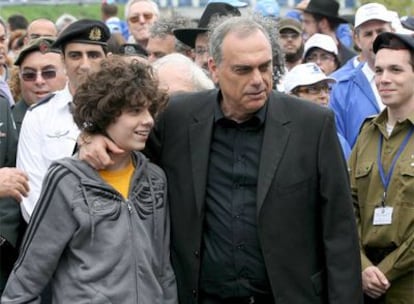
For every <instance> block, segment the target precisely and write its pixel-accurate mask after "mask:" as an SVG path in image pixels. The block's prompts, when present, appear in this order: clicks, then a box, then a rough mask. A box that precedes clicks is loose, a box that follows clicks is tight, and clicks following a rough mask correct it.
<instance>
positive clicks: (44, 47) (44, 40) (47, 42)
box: [14, 37, 61, 66]
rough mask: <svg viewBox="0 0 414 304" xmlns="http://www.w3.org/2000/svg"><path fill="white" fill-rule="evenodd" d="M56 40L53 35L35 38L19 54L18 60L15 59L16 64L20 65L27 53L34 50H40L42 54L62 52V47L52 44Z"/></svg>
mask: <svg viewBox="0 0 414 304" xmlns="http://www.w3.org/2000/svg"><path fill="white" fill-rule="evenodd" d="M54 42H55V39H54V38H51V37H39V38H37V39H33V40H31V41H30V42H29V44H27V45H26V46H25V47H24V48H23V49H22V50H21V51H20V52H19V55H18V56H17V58H16V60H15V61H14V65H17V66H20V65H21V64H22V62H23V61H24V59H25V58H26V56H27V55H29V54H31V53H34V52H40V53H42V54H45V53H50V52H54V53H59V54H60V53H61V51H60V49H58V48H53V47H52V45H53V43H54Z"/></svg>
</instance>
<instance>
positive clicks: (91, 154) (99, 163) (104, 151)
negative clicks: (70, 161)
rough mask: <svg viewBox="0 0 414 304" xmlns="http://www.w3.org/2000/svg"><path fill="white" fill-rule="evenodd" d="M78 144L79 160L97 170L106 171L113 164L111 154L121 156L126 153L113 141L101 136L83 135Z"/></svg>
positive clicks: (80, 136)
mask: <svg viewBox="0 0 414 304" xmlns="http://www.w3.org/2000/svg"><path fill="white" fill-rule="evenodd" d="M77 142H78V146H79V159H80V160H83V161H85V162H87V163H88V164H89V165H90V166H92V167H93V168H95V169H96V170H101V169H105V168H106V167H108V166H109V165H112V164H113V160H112V159H111V156H110V153H113V154H120V153H123V152H124V151H123V150H122V149H120V148H118V146H117V145H115V143H114V142H113V141H112V140H110V139H109V138H108V137H106V136H103V135H100V134H94V135H90V134H86V133H81V134H80V135H79V138H78V141H77Z"/></svg>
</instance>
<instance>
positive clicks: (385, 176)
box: [349, 32, 414, 304]
mask: <svg viewBox="0 0 414 304" xmlns="http://www.w3.org/2000/svg"><path fill="white" fill-rule="evenodd" d="M373 49H374V52H375V53H376V58H375V82H376V85H377V87H378V91H379V94H380V95H381V99H382V102H383V103H384V105H385V106H386V108H385V109H384V110H383V111H382V112H381V113H380V114H379V115H378V116H376V117H374V118H371V119H369V120H367V121H366V122H365V123H364V125H363V127H362V130H361V133H360V135H359V137H358V139H357V142H356V145H355V147H354V149H353V151H352V154H351V158H350V163H349V167H350V177H351V187H352V193H353V197H354V204H355V212H356V218H357V223H358V226H359V233H360V245H361V261H362V282H363V289H364V292H365V296H366V299H365V303H366V304H367V303H381V304H391V303H401V304H411V303H413V299H414V140H413V138H414V137H413V133H414V86H413V83H414V37H413V36H410V35H402V34H395V33H390V32H389V33H382V34H380V35H379V36H378V37H377V38H376V40H375V41H374V46H373Z"/></svg>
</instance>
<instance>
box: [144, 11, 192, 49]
mask: <svg viewBox="0 0 414 304" xmlns="http://www.w3.org/2000/svg"><path fill="white" fill-rule="evenodd" d="M192 26H194V27H195V26H196V25H195V23H194V22H193V21H192V20H191V19H190V18H188V17H184V16H181V15H179V14H176V13H173V14H172V15H171V16H170V17H162V18H161V19H158V20H157V21H155V22H154V24H153V25H152V26H151V28H150V37H151V38H154V37H160V38H164V37H165V36H167V35H172V36H174V30H175V29H181V28H190V27H192ZM191 49H192V48H191V47H190V46H188V45H186V44H184V43H182V42H181V41H180V40H178V39H175V51H176V52H178V53H183V54H185V53H186V52H188V51H191Z"/></svg>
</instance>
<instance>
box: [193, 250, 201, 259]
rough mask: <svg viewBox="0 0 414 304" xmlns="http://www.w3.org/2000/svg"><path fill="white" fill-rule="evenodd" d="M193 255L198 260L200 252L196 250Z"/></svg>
mask: <svg viewBox="0 0 414 304" xmlns="http://www.w3.org/2000/svg"><path fill="white" fill-rule="evenodd" d="M194 255H195V257H196V258H198V257H199V256H200V252H199V251H198V250H196V251H194Z"/></svg>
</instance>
